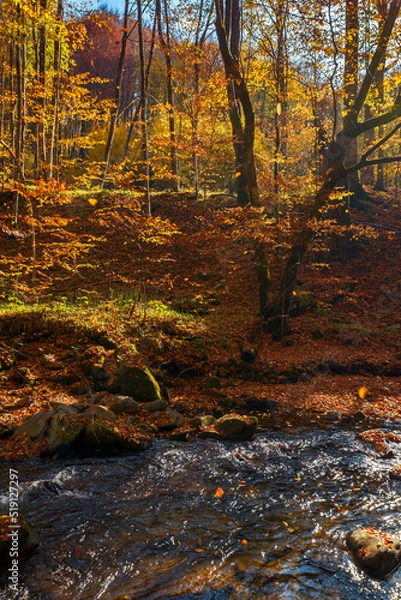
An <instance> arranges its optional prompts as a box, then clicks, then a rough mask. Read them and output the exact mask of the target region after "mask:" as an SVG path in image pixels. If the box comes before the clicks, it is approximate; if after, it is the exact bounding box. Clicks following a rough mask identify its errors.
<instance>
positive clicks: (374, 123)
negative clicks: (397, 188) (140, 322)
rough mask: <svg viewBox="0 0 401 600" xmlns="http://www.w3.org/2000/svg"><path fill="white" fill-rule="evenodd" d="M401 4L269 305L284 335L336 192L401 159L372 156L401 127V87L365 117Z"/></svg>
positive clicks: (396, 1) (273, 327) (386, 25)
mask: <svg viewBox="0 0 401 600" xmlns="http://www.w3.org/2000/svg"><path fill="white" fill-rule="evenodd" d="M400 10H401V0H392V1H391V2H390V4H389V7H388V12H387V15H386V18H385V19H384V22H383V25H382V28H381V32H380V35H379V36H378V40H377V44H376V48H375V51H374V53H373V56H372V58H371V60H370V62H369V65H368V68H367V69H366V72H365V75H364V77H363V80H362V82H361V83H360V85H358V87H357V89H356V90H355V93H353V94H351V97H350V98H349V102H348V105H347V111H346V114H345V116H344V119H343V126H342V129H341V130H340V131H339V132H338V133H337V135H336V137H335V139H334V140H333V141H332V143H331V144H330V146H329V148H328V150H327V160H328V167H327V169H326V172H325V174H324V177H323V182H322V184H321V186H320V188H319V190H318V191H317V193H316V196H315V198H314V202H313V203H312V204H311V206H310V208H309V211H308V213H307V215H306V217H305V218H304V221H303V225H302V227H301V229H300V232H299V233H298V234H297V235H296V237H295V240H294V242H293V245H292V247H291V249H290V252H289V256H288V259H287V262H286V265H285V268H284V270H283V274H282V277H281V285H280V290H279V294H278V297H277V298H276V301H275V302H274V303H273V304H272V305H271V307H269V310H268V311H266V317H267V319H268V323H267V327H266V329H267V331H269V332H274V333H276V334H280V335H281V336H284V335H286V334H287V333H288V331H289V312H290V307H291V303H292V299H293V292H294V286H295V282H296V278H297V275H298V273H299V270H300V267H301V264H302V261H303V259H304V257H305V254H306V252H307V249H308V247H309V244H310V242H311V241H312V239H313V237H314V233H315V223H316V222H318V221H320V220H321V219H322V217H323V215H324V211H325V209H327V206H328V203H329V199H330V195H331V193H332V192H333V190H334V189H335V187H336V186H337V185H339V184H340V183H341V182H342V181H344V180H345V179H346V178H347V177H348V176H350V175H352V174H354V173H358V172H359V171H360V170H361V169H363V168H364V167H368V166H373V165H380V164H387V163H392V162H401V155H396V156H383V157H379V158H374V157H373V158H372V156H373V155H374V154H375V152H376V151H377V150H379V149H380V148H382V147H383V145H384V144H385V143H386V142H387V141H388V140H389V139H390V138H391V137H392V136H394V134H395V133H396V132H397V131H399V130H400V128H401V88H398V90H395V92H394V98H393V104H392V106H391V107H390V109H389V110H387V111H385V112H383V113H382V114H380V115H377V116H374V117H372V118H371V119H368V120H360V116H361V112H362V109H363V106H364V104H365V102H366V99H367V96H368V94H369V92H370V90H371V88H372V84H373V81H374V78H375V76H376V75H377V71H378V69H379V67H380V65H382V63H383V59H384V56H385V53H386V50H387V47H388V44H389V42H390V39H391V36H392V34H393V31H394V27H395V24H396V21H397V18H398V17H399V14H400ZM389 124H390V125H391V127H390V130H389V131H388V133H387V134H385V135H384V136H383V137H381V138H379V139H378V140H377V141H375V143H374V144H373V145H371V146H370V147H368V148H367V149H366V150H365V151H364V152H363V153H362V154H361V156H360V157H359V158H358V160H357V162H355V163H353V164H349V163H348V162H347V153H348V151H349V149H350V147H351V146H352V144H354V143H355V140H357V139H358V137H359V136H362V135H364V134H365V133H366V132H367V131H371V130H378V129H379V128H380V127H382V126H384V125H389Z"/></svg>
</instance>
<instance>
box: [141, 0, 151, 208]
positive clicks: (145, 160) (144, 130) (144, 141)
mask: <svg viewBox="0 0 401 600" xmlns="http://www.w3.org/2000/svg"><path fill="white" fill-rule="evenodd" d="M138 41H139V66H140V77H141V84H140V87H141V97H140V124H141V147H142V164H143V167H144V176H145V195H146V198H145V199H146V207H147V213H148V215H149V216H151V214H152V207H151V202H150V164H149V132H148V98H147V93H146V91H147V90H146V70H145V47H144V42H143V19H142V0H138Z"/></svg>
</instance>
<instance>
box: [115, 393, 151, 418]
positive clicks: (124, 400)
mask: <svg viewBox="0 0 401 600" xmlns="http://www.w3.org/2000/svg"><path fill="white" fill-rule="evenodd" d="M156 402H158V400H156ZM109 408H110V410H111V411H112V412H114V413H115V414H116V415H118V414H121V413H127V414H130V415H134V414H135V413H137V412H138V411H139V405H138V402H137V401H136V400H134V399H133V398H130V396H114V397H113V401H112V402H111V404H110V406H109Z"/></svg>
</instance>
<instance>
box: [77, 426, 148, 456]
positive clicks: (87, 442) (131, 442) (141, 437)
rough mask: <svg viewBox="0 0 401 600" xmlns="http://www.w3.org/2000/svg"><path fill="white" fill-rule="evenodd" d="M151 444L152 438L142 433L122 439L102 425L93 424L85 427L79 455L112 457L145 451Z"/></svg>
mask: <svg viewBox="0 0 401 600" xmlns="http://www.w3.org/2000/svg"><path fill="white" fill-rule="evenodd" d="M151 444H152V437H151V436H150V435H149V434H148V433H145V432H143V431H141V432H140V431H138V432H137V434H136V435H134V434H133V435H131V436H130V437H122V436H120V435H119V434H118V433H117V432H116V431H114V430H113V429H111V428H110V427H107V426H106V425H104V424H103V423H97V422H93V423H90V424H89V425H87V427H86V429H85V432H84V435H83V438H82V443H81V446H80V448H79V450H80V451H81V453H83V454H87V455H90V456H91V455H99V454H100V455H106V456H108V455H113V454H122V453H125V452H139V451H142V450H146V449H147V448H149V447H150V446H151Z"/></svg>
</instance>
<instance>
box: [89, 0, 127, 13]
mask: <svg viewBox="0 0 401 600" xmlns="http://www.w3.org/2000/svg"><path fill="white" fill-rule="evenodd" d="M104 4H107V6H108V8H112V9H117V10H118V12H120V13H121V14H122V13H123V11H124V4H125V2H124V0H97V2H96V6H98V7H100V6H103V5H104Z"/></svg>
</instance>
